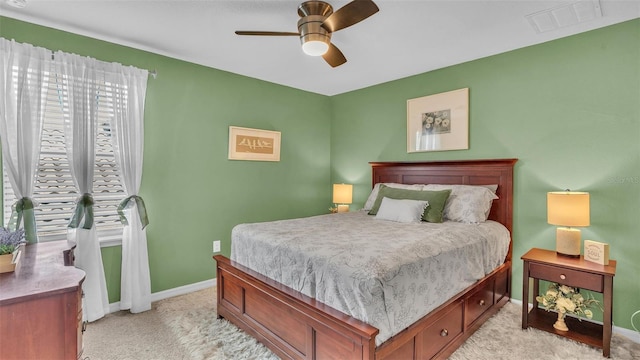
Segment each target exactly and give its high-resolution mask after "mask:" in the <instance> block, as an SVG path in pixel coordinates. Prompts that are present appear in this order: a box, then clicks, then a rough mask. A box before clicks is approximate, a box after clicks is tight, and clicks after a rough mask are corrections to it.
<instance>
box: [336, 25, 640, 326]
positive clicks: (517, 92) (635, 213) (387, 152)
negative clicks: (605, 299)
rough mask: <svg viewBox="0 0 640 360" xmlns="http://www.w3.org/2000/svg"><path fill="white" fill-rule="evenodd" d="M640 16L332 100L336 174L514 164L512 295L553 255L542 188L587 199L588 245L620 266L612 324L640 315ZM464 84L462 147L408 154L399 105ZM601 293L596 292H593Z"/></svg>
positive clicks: (361, 182) (365, 181) (357, 184)
mask: <svg viewBox="0 0 640 360" xmlns="http://www.w3.org/2000/svg"><path fill="white" fill-rule="evenodd" d="M638 44H640V20H634V21H630V22H626V23H622V24H618V25H615V26H610V27H607V28H604V29H600V30H596V31H591V32H588V33H583V34H580V35H576V36H572V37H569V38H564V39H560V40H556V41H552V42H548V43H544V44H541V45H536V46H531V47H527V48H524V49H520V50H516V51H511V52H508V53H504V54H500V55H496V56H492V57H488V58H483V59H480V60H476V61H472V62H468V63H464V64H460V65H456V66H452V67H448V68H444V69H440V70H437V71H432V72H428V73H424V74H420V75H416V76H412V77H409V78H405V79H400V80H397V81H392V82H389V83H385V84H381V85H377V86H373V87H370V88H366V89H362V90H358V91H353V92H350V93H345V94H341V95H337V96H333V97H332V98H331V103H332V109H333V114H334V115H333V120H332V125H331V173H332V179H333V180H334V181H336V182H339V181H345V182H353V183H354V202H355V203H356V204H354V205H356V206H355V207H356V208H357V207H358V206H360V207H361V206H362V205H363V204H364V202H365V200H366V197H367V195H368V193H369V191H370V189H371V175H370V168H369V166H368V164H367V162H369V161H385V160H386V161H394V160H409V161H419V160H444V159H480V158H511V157H514V158H518V159H519V161H518V162H517V164H516V169H515V204H514V233H513V238H514V256H513V258H514V266H513V290H512V294H513V297H514V298H516V299H522V261H521V260H520V257H521V256H522V254H524V253H525V252H526V251H527V250H529V249H530V248H532V247H541V248H547V249H554V248H555V227H554V226H552V225H549V224H547V222H546V193H547V192H548V191H554V190H562V189H567V188H570V189H572V190H583V191H588V192H590V193H591V226H589V227H587V228H583V229H582V238H583V239H592V240H596V241H602V242H607V243H609V244H611V258H613V259H616V260H617V261H618V265H617V273H616V276H615V279H614V298H615V300H614V308H615V311H614V322H615V324H616V325H617V326H621V327H624V328H628V329H631V323H630V316H631V314H632V313H633V312H634V311H636V310H638V309H640V280H639V279H640V278H639V277H638V274H640V240H639V236H640V218H639V216H640V215H639V214H640V212H639V206H640V47H639V46H638ZM465 87H468V88H469V92H470V93H469V107H470V118H469V122H470V134H469V139H470V141H469V149H468V150H457V151H444V152H422V153H411V154H408V153H407V151H406V100H407V99H412V98H417V97H421V96H426V95H431V94H437V93H441V92H445V91H449V90H454V89H459V88H465ZM600 298H601V297H600Z"/></svg>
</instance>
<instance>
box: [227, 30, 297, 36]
mask: <svg viewBox="0 0 640 360" xmlns="http://www.w3.org/2000/svg"><path fill="white" fill-rule="evenodd" d="M236 35H258V36H300V33H297V32H282V31H236Z"/></svg>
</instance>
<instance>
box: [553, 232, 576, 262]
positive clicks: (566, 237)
mask: <svg viewBox="0 0 640 360" xmlns="http://www.w3.org/2000/svg"><path fill="white" fill-rule="evenodd" d="M556 252H557V253H558V255H563V256H569V257H576V258H577V257H580V230H579V229H571V228H558V229H556Z"/></svg>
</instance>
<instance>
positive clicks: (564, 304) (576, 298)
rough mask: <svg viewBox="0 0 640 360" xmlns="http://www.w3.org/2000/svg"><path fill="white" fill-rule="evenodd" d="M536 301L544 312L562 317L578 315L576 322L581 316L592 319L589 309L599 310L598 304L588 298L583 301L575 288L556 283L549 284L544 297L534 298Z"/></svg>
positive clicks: (596, 301) (591, 298)
mask: <svg viewBox="0 0 640 360" xmlns="http://www.w3.org/2000/svg"><path fill="white" fill-rule="evenodd" d="M536 300H537V301H538V302H539V303H540V304H542V306H543V307H544V308H545V310H547V311H550V310H553V311H557V312H558V313H559V314H562V316H564V315H566V314H575V315H578V320H580V318H581V317H582V316H584V317H586V318H587V319H591V318H592V317H593V312H592V311H591V310H590V309H589V308H591V307H593V306H597V307H599V308H600V309H602V307H601V306H600V302H599V301H598V300H596V299H594V298H593V296H590V297H589V298H587V299H585V298H584V297H583V296H582V294H580V293H579V292H578V291H577V290H576V289H575V288H572V287H571V286H566V285H560V284H557V283H551V284H549V288H548V290H547V292H546V293H545V294H544V296H536Z"/></svg>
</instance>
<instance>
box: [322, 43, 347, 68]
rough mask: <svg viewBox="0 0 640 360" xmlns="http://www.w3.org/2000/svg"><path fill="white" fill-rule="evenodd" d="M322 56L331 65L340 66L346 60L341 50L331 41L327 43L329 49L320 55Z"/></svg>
mask: <svg viewBox="0 0 640 360" xmlns="http://www.w3.org/2000/svg"><path fill="white" fill-rule="evenodd" d="M322 58H323V59H324V61H326V62H327V63H328V64H329V65H331V67H336V66H340V65H342V64H344V63H346V62H347V58H345V57H344V54H342V51H340V49H338V47H336V46H335V45H333V44H332V43H329V50H327V52H326V53H324V55H322Z"/></svg>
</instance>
